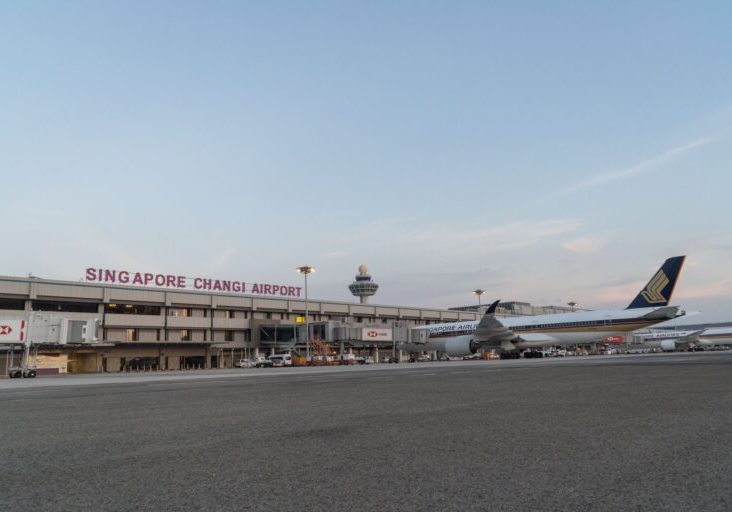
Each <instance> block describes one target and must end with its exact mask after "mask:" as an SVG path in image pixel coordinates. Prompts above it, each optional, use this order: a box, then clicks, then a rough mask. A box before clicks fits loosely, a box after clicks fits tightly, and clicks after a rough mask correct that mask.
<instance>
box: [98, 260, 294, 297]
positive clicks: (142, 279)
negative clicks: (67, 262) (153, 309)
mask: <svg viewBox="0 0 732 512" xmlns="http://www.w3.org/2000/svg"><path fill="white" fill-rule="evenodd" d="M84 279H85V280H86V281H87V282H89V283H107V284H122V285H132V286H154V287H159V288H180V289H189V290H191V289H192V290H199V291H206V292H233V293H241V294H247V295H269V296H275V297H300V294H301V292H302V288H301V287H300V286H288V285H283V284H271V283H248V282H246V281H228V280H222V279H209V278H206V277H186V276H179V275H175V274H159V273H155V272H133V271H129V270H110V269H106V268H92V267H89V268H87V269H86V271H85V273H84Z"/></svg>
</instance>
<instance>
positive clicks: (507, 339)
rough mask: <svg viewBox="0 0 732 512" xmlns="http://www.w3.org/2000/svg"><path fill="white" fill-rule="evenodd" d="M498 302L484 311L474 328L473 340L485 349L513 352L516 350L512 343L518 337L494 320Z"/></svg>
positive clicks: (497, 320)
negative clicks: (500, 349)
mask: <svg viewBox="0 0 732 512" xmlns="http://www.w3.org/2000/svg"><path fill="white" fill-rule="evenodd" d="M499 302H500V301H498V300H497V301H495V302H494V303H493V304H491V305H490V307H489V308H488V309H487V310H486V312H485V314H484V315H483V318H481V319H480V322H479V323H478V325H477V326H476V327H475V333H474V334H473V339H474V340H475V341H476V342H477V343H480V344H481V346H483V347H485V348H490V349H495V348H502V349H504V350H513V349H515V348H516V347H515V345H514V344H513V341H514V340H517V339H518V335H517V334H516V333H515V332H513V331H512V330H511V329H509V328H508V327H506V326H505V325H503V324H502V323H501V321H500V320H499V319H498V318H496V315H495V312H496V308H497V307H498V303H499Z"/></svg>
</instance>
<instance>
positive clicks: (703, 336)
mask: <svg viewBox="0 0 732 512" xmlns="http://www.w3.org/2000/svg"><path fill="white" fill-rule="evenodd" d="M641 342H642V346H643V347H644V348H645V347H649V348H660V349H661V350H663V351H664V352H673V351H674V350H690V349H694V348H708V347H713V346H715V345H732V327H710V328H708V329H699V330H696V331H665V332H653V333H650V334H644V335H643V336H641Z"/></svg>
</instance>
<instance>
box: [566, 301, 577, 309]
mask: <svg viewBox="0 0 732 512" xmlns="http://www.w3.org/2000/svg"><path fill="white" fill-rule="evenodd" d="M576 305H577V303H576V302H575V301H571V302H567V306H569V307H570V308H572V311H574V307H575V306H576Z"/></svg>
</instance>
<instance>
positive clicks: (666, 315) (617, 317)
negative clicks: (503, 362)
mask: <svg viewBox="0 0 732 512" xmlns="http://www.w3.org/2000/svg"><path fill="white" fill-rule="evenodd" d="M685 258H686V256H675V257H673V258H669V259H667V260H666V261H665V262H664V263H663V265H662V266H661V268H660V269H658V271H657V272H656V273H655V274H654V275H653V277H652V278H651V280H650V281H648V284H646V286H645V287H644V288H643V289H642V290H641V291H640V293H638V295H637V296H636V297H635V298H634V299H633V301H632V302H631V303H630V305H628V307H627V308H625V309H622V310H605V311H573V312H569V313H557V314H549V315H535V316H517V317H504V318H498V317H497V316H496V314H495V312H496V308H497V306H498V303H499V301H495V302H494V303H493V304H491V305H490V307H489V308H488V309H487V310H486V312H485V314H484V315H483V317H482V318H481V319H480V321H477V320H474V321H468V322H453V323H444V324H433V325H422V326H419V327H415V328H413V329H412V332H410V337H411V339H410V341H409V342H407V343H402V344H400V348H401V349H402V350H406V351H408V352H423V351H432V350H437V351H439V352H444V353H445V354H446V355H447V356H448V357H464V356H469V355H471V354H475V353H476V352H477V351H478V350H481V349H482V350H484V351H488V350H497V351H499V352H500V357H501V359H514V358H518V357H520V356H521V351H522V350H528V354H524V357H526V356H527V355H528V356H529V357H538V356H539V354H541V353H540V352H534V351H533V349H535V348H541V347H547V346H556V345H574V344H577V343H591V342H596V341H602V340H603V339H606V338H610V337H614V336H618V335H624V334H627V333H629V332H631V331H635V330H637V329H643V328H645V327H649V326H651V325H654V324H657V323H660V322H665V321H667V320H671V319H674V318H678V317H680V316H683V315H684V314H686V313H685V312H684V311H683V310H681V309H680V308H679V306H669V305H668V304H669V301H670V300H671V296H672V295H673V291H674V287H675V286H676V280H677V279H678V277H679V274H680V273H681V268H682V266H683V264H684V259H685Z"/></svg>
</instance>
